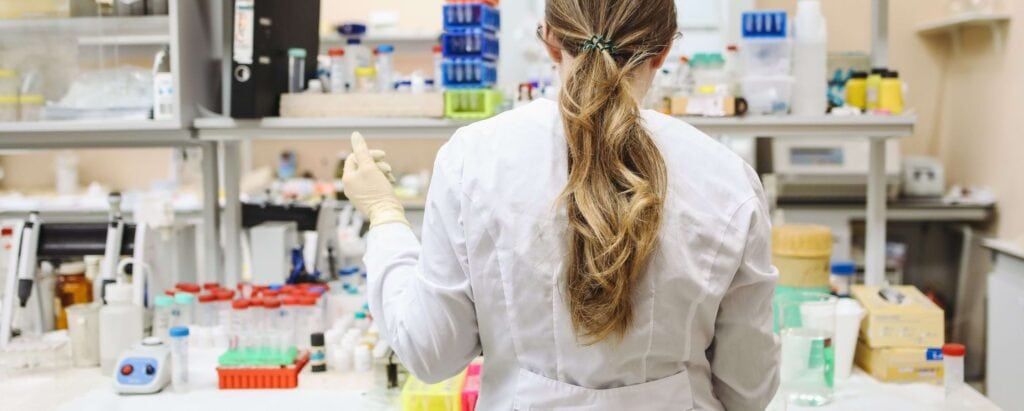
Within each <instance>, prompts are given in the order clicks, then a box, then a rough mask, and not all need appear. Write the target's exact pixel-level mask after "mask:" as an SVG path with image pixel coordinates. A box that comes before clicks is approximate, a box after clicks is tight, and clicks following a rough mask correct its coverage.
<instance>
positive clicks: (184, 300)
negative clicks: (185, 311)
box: [174, 293, 196, 305]
mask: <svg viewBox="0 0 1024 411" xmlns="http://www.w3.org/2000/svg"><path fill="white" fill-rule="evenodd" d="M174 302H176V303H178V304H181V305H188V304H195V303H196V296H195V294H189V293H177V294H174Z"/></svg>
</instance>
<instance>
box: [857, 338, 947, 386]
mask: <svg viewBox="0 0 1024 411" xmlns="http://www.w3.org/2000/svg"><path fill="white" fill-rule="evenodd" d="M856 363H857V366H858V367H860V368H861V369H863V370H864V371H865V372H867V373H868V374H871V376H873V377H875V378H877V379H879V380H881V381H885V382H928V383H934V384H941V383H942V375H943V366H942V349H941V348H871V347H868V345H867V344H865V343H864V341H860V342H858V343H857V356H856Z"/></svg>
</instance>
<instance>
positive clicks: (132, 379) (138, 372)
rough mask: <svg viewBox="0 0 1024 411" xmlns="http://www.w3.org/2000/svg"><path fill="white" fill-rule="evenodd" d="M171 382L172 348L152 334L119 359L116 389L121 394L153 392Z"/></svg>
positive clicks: (115, 370) (116, 368)
mask: <svg viewBox="0 0 1024 411" xmlns="http://www.w3.org/2000/svg"><path fill="white" fill-rule="evenodd" d="M170 382H171V349H170V347H168V346H167V345H166V344H164V343H163V342H162V341H160V339H158V338H155V337H149V338H146V339H144V340H142V342H141V343H138V344H136V345H135V346H133V347H132V348H131V349H129V350H128V351H125V353H124V354H121V358H120V359H118V360H117V367H115V369H114V391H116V392H117V393H118V394H153V393H156V392H159V391H160V390H162V389H163V388H164V387H166V386H167V384H169V383H170Z"/></svg>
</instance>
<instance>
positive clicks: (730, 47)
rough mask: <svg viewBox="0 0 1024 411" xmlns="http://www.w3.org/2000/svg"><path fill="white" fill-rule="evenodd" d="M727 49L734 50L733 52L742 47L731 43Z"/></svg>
mask: <svg viewBox="0 0 1024 411" xmlns="http://www.w3.org/2000/svg"><path fill="white" fill-rule="evenodd" d="M725 49H726V50H727V51H733V52H736V51H740V47H739V46H737V45H735V44H730V45H728V46H726V47H725Z"/></svg>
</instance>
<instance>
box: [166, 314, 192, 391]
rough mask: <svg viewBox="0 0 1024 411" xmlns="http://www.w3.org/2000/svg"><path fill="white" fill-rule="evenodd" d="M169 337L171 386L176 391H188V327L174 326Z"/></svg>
mask: <svg viewBox="0 0 1024 411" xmlns="http://www.w3.org/2000/svg"><path fill="white" fill-rule="evenodd" d="M168 334H170V337H171V388H173V389H174V392H177V393H186V392H188V334H189V332H188V327H174V328H171V330H170V331H169V332H168Z"/></svg>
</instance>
